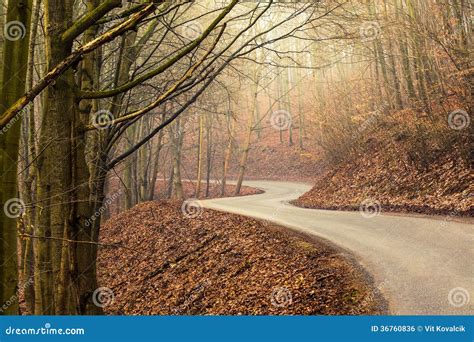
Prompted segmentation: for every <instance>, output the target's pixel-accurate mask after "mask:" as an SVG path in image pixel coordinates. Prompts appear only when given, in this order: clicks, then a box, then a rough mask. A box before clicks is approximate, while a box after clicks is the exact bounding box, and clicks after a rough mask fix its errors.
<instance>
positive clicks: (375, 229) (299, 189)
mask: <svg viewBox="0 0 474 342" xmlns="http://www.w3.org/2000/svg"><path fill="white" fill-rule="evenodd" d="M245 185H247V186H252V187H257V188H260V189H262V190H264V191H265V193H264V194H260V195H253V196H245V197H234V198H222V199H213V200H206V201H202V204H203V205H204V207H206V208H211V209H216V210H220V211H226V212H230V213H236V214H241V215H245V216H251V217H255V218H259V219H265V220H268V221H272V222H274V223H277V224H279V225H282V226H285V227H288V228H292V229H296V230H299V231H303V232H307V233H311V234H314V235H316V236H319V237H322V238H325V239H327V240H329V241H330V242H332V243H333V244H335V245H336V246H339V247H341V248H343V249H344V250H345V251H347V252H349V253H350V254H351V255H352V256H353V257H355V259H356V260H357V261H358V262H359V264H360V265H362V266H363V267H364V268H365V270H366V271H367V272H368V273H369V274H371V275H372V277H373V278H374V282H375V286H377V287H378V288H379V290H380V291H381V293H382V294H383V295H384V297H385V298H386V299H387V301H388V303H389V310H390V313H392V314H400V315H405V314H406V315H418V314H420V315H421V314H423V315H441V314H446V315H461V314H463V315H464V314H470V315H472V314H474V243H473V242H474V225H472V224H467V223H457V222H448V221H445V220H443V219H429V218H421V217H404V216H398V215H397V216H395V215H384V214H383V213H382V214H380V215H377V216H375V217H372V218H366V217H364V216H362V215H361V214H360V213H359V212H341V211H328V210H314V209H302V208H297V207H294V206H292V205H290V204H288V201H290V200H293V199H295V198H298V197H299V196H300V195H301V194H303V193H305V192H306V191H308V190H309V189H310V188H311V186H310V185H307V184H302V183H288V182H274V181H248V182H245ZM382 211H383V208H382ZM450 294H451V298H449V295H450ZM469 297H471V298H470V301H469V302H467V303H466V301H467V300H468V299H469ZM450 299H451V300H450ZM451 302H452V303H453V304H455V305H461V304H463V303H465V304H464V305H462V306H459V307H456V306H454V305H453V304H452V303H451Z"/></svg>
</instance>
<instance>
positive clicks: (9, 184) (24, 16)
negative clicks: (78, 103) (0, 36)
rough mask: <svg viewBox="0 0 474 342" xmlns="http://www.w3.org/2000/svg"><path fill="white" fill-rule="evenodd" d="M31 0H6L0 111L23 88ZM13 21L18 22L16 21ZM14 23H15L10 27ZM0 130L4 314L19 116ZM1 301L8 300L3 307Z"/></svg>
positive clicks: (14, 306)
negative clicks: (8, 125)
mask: <svg viewBox="0 0 474 342" xmlns="http://www.w3.org/2000/svg"><path fill="white" fill-rule="evenodd" d="M31 11H32V1H31V0H9V1H8V9H7V18H6V23H7V24H6V26H5V27H3V26H2V27H1V28H2V30H3V29H4V32H5V41H4V43H3V63H2V69H1V71H0V73H1V75H2V76H1V80H2V83H1V87H0V112H3V111H4V110H6V109H7V108H8V107H9V106H11V105H12V104H13V103H14V102H15V101H16V100H17V99H18V98H19V97H21V96H22V95H23V93H24V92H25V90H26V89H25V82H26V75H27V69H28V67H27V65H28V43H29V34H30V26H31ZM15 23H21V25H19V24H18V25H16V24H15ZM14 25H16V27H13V26H14ZM5 128H6V129H4V130H2V131H1V132H0V175H1V179H0V203H2V206H4V207H3V208H2V210H1V211H0V260H1V261H2V262H1V263H0V286H1V288H0V308H1V310H2V313H4V314H18V297H17V295H16V294H17V287H18V286H17V285H18V254H17V253H18V251H17V238H18V236H17V223H16V217H18V216H19V215H21V214H22V211H24V209H25V208H24V206H23V204H22V203H21V202H19V200H18V187H17V165H18V164H17V160H18V152H19V143H20V133H21V120H17V121H16V122H13V123H12V125H11V126H10V127H5ZM3 304H7V305H6V306H5V308H3Z"/></svg>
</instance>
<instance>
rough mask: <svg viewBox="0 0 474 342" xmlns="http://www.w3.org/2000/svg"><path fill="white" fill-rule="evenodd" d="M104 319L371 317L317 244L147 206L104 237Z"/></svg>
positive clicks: (349, 272)
mask: <svg viewBox="0 0 474 342" xmlns="http://www.w3.org/2000/svg"><path fill="white" fill-rule="evenodd" d="M100 240H101V243H103V244H117V243H118V244H120V245H122V246H124V247H126V248H113V247H106V248H102V249H101V251H100V254H99V267H98V270H99V283H100V286H102V287H106V288H109V289H110V290H111V291H112V292H113V295H114V300H113V301H112V302H111V303H108V304H110V305H107V306H106V307H105V311H106V313H108V314H126V315H131V314H132V315H135V314H145V315H152V314H158V315H185V314H186V315H188V314H191V315H202V314H206V315H207V314H217V315H224V314H226V315H240V314H249V315H263V314H270V315H280V314H301V315H312V314H324V315H329V314H371V313H378V312H379V311H380V310H379V309H378V308H377V307H378V306H377V304H376V298H377V296H376V295H375V294H374V292H373V291H372V290H371V288H370V286H369V285H368V283H367V281H366V280H365V278H364V277H363V276H362V274H361V272H360V271H359V270H358V269H357V268H355V267H354V266H353V265H351V264H350V263H349V262H348V261H347V260H345V259H344V258H343V257H342V256H341V255H340V254H339V253H337V252H336V251H334V250H333V249H331V248H329V247H328V246H325V245H323V244H321V243H318V242H314V241H310V240H308V238H305V237H301V236H297V235H295V233H290V232H287V231H286V230H283V229H281V228H277V227H273V226H268V225H265V224H264V223H262V222H260V221H256V220H253V219H248V218H244V217H241V216H237V215H229V214H224V213H219V212H216V211H211V210H204V211H203V212H202V213H201V214H200V215H199V216H198V217H195V218H191V217H189V215H188V216H186V215H183V212H182V210H181V203H179V202H147V203H143V204H140V205H138V206H136V207H134V208H132V209H131V210H128V211H126V212H123V213H121V214H119V215H116V216H114V217H113V218H112V219H110V220H109V221H108V222H107V223H106V224H105V226H104V227H103V228H102V229H101V239H100Z"/></svg>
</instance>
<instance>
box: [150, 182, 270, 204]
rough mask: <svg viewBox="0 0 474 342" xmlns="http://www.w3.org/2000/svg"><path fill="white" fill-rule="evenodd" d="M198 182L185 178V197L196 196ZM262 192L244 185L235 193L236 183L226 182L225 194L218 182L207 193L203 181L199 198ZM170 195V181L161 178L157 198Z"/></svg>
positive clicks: (157, 184) (157, 186) (164, 197)
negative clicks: (222, 192)
mask: <svg viewBox="0 0 474 342" xmlns="http://www.w3.org/2000/svg"><path fill="white" fill-rule="evenodd" d="M196 189H197V182H195V181H186V180H183V192H184V197H185V198H196V197H197V196H196ZM260 193H262V191H261V190H259V189H255V188H251V187H248V186H242V188H241V189H240V193H239V194H238V195H235V185H233V184H226V187H225V194H224V195H222V194H221V184H220V183H216V182H211V183H209V191H208V192H207V193H206V182H205V181H203V182H202V185H201V194H200V196H199V198H219V197H234V196H247V195H255V194H260ZM167 197H168V182H165V181H163V180H159V181H157V182H156V190H155V199H166V198H167Z"/></svg>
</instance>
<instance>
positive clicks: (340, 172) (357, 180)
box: [293, 147, 474, 218]
mask: <svg viewBox="0 0 474 342" xmlns="http://www.w3.org/2000/svg"><path fill="white" fill-rule="evenodd" d="M427 153H428V152H427ZM403 156H404V154H403V153H400V151H397V150H393V149H391V148H390V147H388V148H387V147H384V148H380V147H379V148H377V147H375V149H374V150H372V151H371V152H370V153H366V154H361V155H358V156H356V157H354V158H353V159H351V160H349V161H347V162H346V163H343V164H341V165H339V166H337V167H334V168H331V169H329V170H328V171H327V172H325V173H323V174H322V175H320V176H318V177H317V178H316V180H315V182H314V184H315V186H314V188H313V189H312V190H311V191H309V192H308V193H306V194H304V195H303V196H302V197H300V198H299V199H298V200H296V201H294V202H293V204H296V205H298V206H301V207H305V208H319V209H331V210H333V209H336V210H359V209H360V206H361V204H363V203H368V204H370V203H372V205H376V206H379V208H380V210H381V211H386V212H405V213H407V212H408V213H421V214H429V215H445V216H446V215H447V216H449V217H451V218H456V217H458V216H459V217H463V216H468V217H472V216H474V207H473V195H474V185H473V184H474V182H473V181H474V175H473V173H472V170H471V168H470V166H469V165H468V164H467V163H466V161H465V160H464V159H463V158H461V157H460V155H459V154H458V155H457V154H456V153H452V152H451V153H444V154H443V153H438V154H436V153H433V154H432V155H431V158H432V162H430V164H429V165H428V166H427V167H426V168H419V167H415V166H414V164H413V163H409V162H408V161H407V160H405V158H404V157H403Z"/></svg>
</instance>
